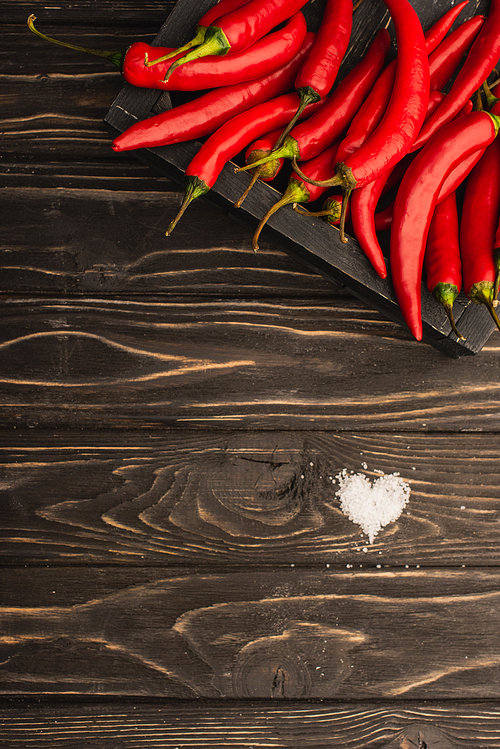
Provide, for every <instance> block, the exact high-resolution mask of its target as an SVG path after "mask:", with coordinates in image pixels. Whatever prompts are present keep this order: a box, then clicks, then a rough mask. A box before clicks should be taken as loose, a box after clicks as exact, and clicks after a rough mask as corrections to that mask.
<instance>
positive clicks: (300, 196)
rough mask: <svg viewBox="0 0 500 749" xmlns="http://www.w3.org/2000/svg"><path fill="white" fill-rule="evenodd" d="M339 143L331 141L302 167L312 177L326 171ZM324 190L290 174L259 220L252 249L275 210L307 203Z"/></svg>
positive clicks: (316, 197) (257, 242) (256, 244)
mask: <svg viewBox="0 0 500 749" xmlns="http://www.w3.org/2000/svg"><path fill="white" fill-rule="evenodd" d="M338 147H339V144H338V142H337V143H333V144H332V145H331V146H329V147H328V148H326V149H325V151H324V152H323V153H320V154H319V155H318V156H316V157H315V158H313V159H310V160H309V161H307V162H305V164H304V169H305V170H306V172H307V173H308V174H310V175H311V176H312V177H314V178H316V176H317V177H318V178H319V177H320V175H322V174H324V173H328V168H329V165H330V163H331V160H332V159H333V158H335V151H336V150H337V149H338ZM325 191H326V187H315V186H314V185H308V184H307V183H305V182H304V181H303V180H302V179H300V177H297V175H296V174H292V175H291V176H290V179H289V180H288V185H287V187H286V190H285V192H284V193H283V195H282V196H281V198H280V199H279V200H278V201H277V202H276V203H275V204H274V205H273V206H271V208H270V209H269V210H268V211H267V213H266V214H265V215H264V216H263V217H262V219H261V220H260V223H259V225H258V226H257V229H256V230H255V234H254V235H253V240H252V249H253V250H254V251H255V252H257V250H258V249H259V236H260V233H261V231H262V229H263V227H264V225H265V224H266V223H267V222H268V220H269V219H270V218H271V216H273V215H274V214H275V213H276V211H278V210H279V209H280V208H282V207H283V206H285V205H290V204H291V203H309V202H311V203H312V202H313V201H314V200H317V199H318V198H319V197H321V195H322V194H323V193H324V192H325Z"/></svg>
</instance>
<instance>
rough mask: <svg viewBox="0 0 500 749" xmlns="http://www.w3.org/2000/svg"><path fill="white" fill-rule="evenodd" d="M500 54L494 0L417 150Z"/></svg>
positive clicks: (499, 8)
mask: <svg viewBox="0 0 500 749" xmlns="http://www.w3.org/2000/svg"><path fill="white" fill-rule="evenodd" d="M499 57H500V0H491V5H490V8H489V12H488V15H487V17H486V20H485V22H484V24H483V26H482V28H481V30H480V32H479V34H478V35H477V37H476V39H475V40H474V43H473V44H472V47H471V48H470V50H469V53H468V55H467V58H466V60H465V62H464V64H463V66H462V68H461V69H460V70H459V72H458V74H457V77H456V78H455V80H454V82H453V85H452V87H451V89H450V91H449V93H448V95H447V96H446V99H445V100H444V101H443V103H442V104H441V106H439V107H438V109H437V110H436V111H435V112H434V114H433V116H432V117H431V118H430V119H429V121H428V122H427V123H426V125H425V127H423V128H422V131H421V133H420V135H419V136H418V138H417V140H416V141H415V143H414V145H413V150H417V149H419V148H421V147H422V146H423V145H424V144H425V143H427V141H428V140H429V139H430V138H431V137H432V135H433V134H434V133H436V132H438V130H439V129H440V128H442V127H443V125H445V124H446V123H447V122H450V121H451V120H452V118H453V117H454V116H455V115H456V114H457V112H459V111H460V109H461V108H462V106H463V105H464V103H465V102H466V100H467V99H469V98H470V97H471V96H472V94H473V93H474V91H476V90H477V89H478V88H480V87H481V85H482V83H483V81H485V80H486V79H487V78H488V76H489V75H490V74H491V72H492V71H493V69H494V67H495V65H496V63H497V61H498V58H499Z"/></svg>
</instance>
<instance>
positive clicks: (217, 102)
mask: <svg viewBox="0 0 500 749" xmlns="http://www.w3.org/2000/svg"><path fill="white" fill-rule="evenodd" d="M307 1H308V0H286V1H285V0H219V2H217V3H216V4H215V5H214V6H213V7H212V8H211V9H210V10H209V11H208V12H207V13H206V14H205V15H204V16H202V17H201V18H200V19H199V21H198V24H197V27H196V32H195V35H194V37H193V38H192V39H191V40H190V41H188V42H187V43H186V44H184V45H183V46H182V47H179V48H177V49H171V48H164V47H155V46H150V45H147V44H144V43H142V42H138V43H135V44H132V45H131V46H130V47H129V48H128V49H127V50H126V51H124V52H103V51H101V50H88V49H85V48H81V47H78V46H75V45H70V44H67V43H65V42H61V41H59V40H56V39H51V38H50V37H47V36H46V35H45V34H42V33H41V32H39V31H38V30H37V29H36V28H35V26H34V21H35V17H34V16H30V17H29V19H28V26H29V28H30V29H31V31H33V32H34V33H35V34H37V35H38V36H41V37H42V38H44V39H46V40H48V41H51V42H54V43H56V44H61V45H62V46H66V47H71V48H72V49H76V50H80V51H83V52H90V53H92V54H97V55H100V56H102V57H106V58H108V59H109V60H111V61H112V62H113V63H114V64H115V65H117V66H118V67H119V68H120V70H121V71H122V73H123V76H124V78H125V80H126V81H127V82H128V83H131V84H133V85H135V86H141V87H147V88H156V89H163V90H169V91H192V92H198V93H197V94H195V95H194V96H193V98H192V99H191V100H189V101H186V102H184V103H182V104H179V105H178V106H175V107H173V108H172V109H170V110H168V111H166V112H162V113H161V114H156V115H154V116H151V117H149V118H147V119H146V120H144V121H140V122H137V123H135V124H134V125H132V126H131V127H129V128H128V129H127V130H125V132H123V133H122V134H121V135H119V136H118V137H117V138H115V140H114V141H113V144H112V146H113V149H114V150H115V151H117V152H120V151H127V150H132V149H138V148H152V147H155V146H165V145H169V144H174V143H179V142H182V141H188V140H194V139H203V142H202V143H201V144H200V146H199V149H198V151H197V153H196V155H195V156H194V158H193V159H192V161H191V163H190V164H189V165H188V166H187V168H186V172H185V175H186V187H185V195H184V200H183V202H182V206H181V208H180V210H179V212H178V214H177V215H176V216H175V217H174V218H173V219H172V221H171V223H170V225H169V227H168V229H167V235H168V234H170V232H171V231H172V230H173V229H174V227H175V225H176V224H177V222H178V221H179V219H180V218H181V216H182V215H183V214H184V212H185V210H186V208H187V207H188V206H189V204H190V203H191V202H192V201H193V200H194V199H195V198H197V197H199V196H201V195H204V194H205V193H207V192H208V191H209V190H210V189H211V188H212V187H213V186H214V184H215V182H216V180H217V179H218V177H219V175H220V174H221V171H222V169H223V168H224V166H225V165H226V164H227V163H228V162H230V161H232V160H235V159H238V158H241V156H242V155H244V159H245V164H244V165H240V166H239V167H236V170H237V171H246V170H250V171H252V172H253V177H252V179H251V181H250V182H249V185H248V187H247V189H246V190H245V193H244V194H243V195H241V196H235V197H237V198H238V199H237V200H236V203H235V205H238V206H240V205H241V204H242V202H243V200H244V199H245V197H246V196H247V195H248V193H249V191H250V190H251V188H252V186H253V185H254V184H255V181H256V180H257V179H260V180H265V181H270V180H273V179H274V178H275V177H276V175H277V174H278V172H280V170H281V169H282V168H283V166H284V164H285V160H286V159H288V160H289V162H288V163H289V174H290V176H289V182H288V187H287V188H286V189H285V191H284V193H283V196H282V198H281V199H280V200H279V201H278V202H277V203H276V205H275V206H273V207H272V208H271V209H270V210H269V211H268V212H267V213H266V215H265V216H263V217H262V220H261V222H260V224H259V226H258V228H257V230H256V232H255V235H254V239H253V247H254V249H255V250H257V249H258V237H259V235H260V232H261V230H262V228H263V226H264V225H265V223H266V221H267V220H268V218H269V217H270V216H271V215H272V214H273V213H274V212H275V211H276V210H279V209H281V208H282V206H284V205H286V204H290V203H291V204H292V205H293V207H294V209H295V210H297V211H298V212H300V213H302V214H304V216H305V218H304V220H310V218H309V217H311V216H317V215H323V216H324V217H325V219H326V220H327V221H328V222H329V223H331V224H332V225H333V226H338V227H339V229H338V230H339V231H340V238H341V241H343V242H347V241H348V239H347V237H346V233H345V231H346V225H347V228H348V232H349V233H350V234H352V235H353V236H354V237H355V238H356V239H357V241H358V243H359V245H360V247H361V249H362V250H363V252H364V253H365V255H366V257H367V259H368V261H369V262H370V263H371V265H372V266H373V269H374V270H375V272H376V273H377V274H378V275H379V276H380V277H382V278H385V277H387V275H388V270H387V265H386V258H385V256H384V253H383V252H382V249H381V245H380V238H381V232H386V231H389V232H390V242H389V245H390V253H389V268H390V275H391V280H392V285H393V287H394V293H395V296H396V299H397V302H398V304H399V307H400V309H401V312H402V316H403V319H404V320H405V322H406V324H407V326H408V328H409V330H410V331H411V333H412V334H413V336H414V337H415V338H416V339H417V340H421V339H422V336H423V324H422V315H421V294H422V286H423V284H425V285H426V286H427V288H428V290H429V292H430V293H431V294H432V295H433V296H434V297H435V298H436V299H437V300H438V302H440V303H441V304H442V305H443V307H444V309H445V311H446V313H447V315H448V317H449V320H450V324H451V327H452V331H453V334H454V335H455V336H456V337H457V338H463V334H462V333H461V332H460V330H459V328H458V327H457V325H456V323H455V320H454V317H453V305H454V303H455V300H456V299H457V297H458V295H459V294H460V292H463V293H464V294H465V295H466V296H467V297H468V299H469V300H471V301H473V302H477V303H480V304H484V305H486V307H487V308H488V310H489V311H490V313H491V315H492V316H493V318H494V320H495V322H496V324H497V326H498V328H499V329H500V320H499V318H498V316H497V313H496V310H495V307H496V304H497V301H496V300H497V295H498V292H499V287H500V140H499V139H497V138H496V136H497V133H498V130H499V128H500V101H499V100H498V99H496V97H495V96H494V94H493V93H492V89H493V84H492V82H491V81H489V78H490V76H492V75H494V74H495V65H496V63H497V61H498V59H499V58H500V0H491V4H490V7H489V11H488V15H487V16H486V18H485V17H484V16H483V15H476V16H472V17H471V18H469V19H468V20H466V21H462V22H461V21H460V20H459V18H458V17H459V15H460V14H461V13H462V11H463V10H464V9H465V7H466V6H467V4H468V0H463V2H461V3H459V4H458V5H457V6H452V7H451V8H450V9H449V10H448V11H447V12H445V13H444V15H443V16H442V17H441V18H440V19H439V20H438V21H437V22H436V23H435V24H434V25H433V26H432V27H431V28H430V29H428V30H427V31H425V33H424V30H423V28H422V25H421V22H420V19H419V17H418V15H417V13H416V11H415V10H414V8H413V7H412V5H411V2H410V0H384V3H385V5H386V6H387V8H388V10H389V13H390V15H391V18H392V22H393V24H394V34H395V43H396V55H395V57H394V56H393V58H392V59H391V55H390V46H391V45H390V37H389V33H388V31H387V30H386V29H380V30H379V31H378V32H377V33H376V35H375V36H374V38H373V41H372V43H371V45H370V46H369V47H368V49H367V51H366V53H365V54H364V56H363V58H362V59H361V60H360V61H359V62H358V63H357V65H355V66H354V67H353V68H352V70H351V71H350V72H349V73H348V74H347V75H345V76H344V77H343V78H342V80H340V81H339V80H338V74H339V69H340V66H341V63H342V60H343V59H344V56H345V54H346V51H347V50H348V48H349V43H350V37H351V31H352V19H353V12H354V10H356V12H362V6H361V10H359V11H358V10H357V6H353V0H325V6H324V11H323V20H322V23H321V25H320V27H319V29H318V30H317V32H316V33H312V32H310V31H308V30H307V25H306V20H305V17H304V15H303V12H302V9H303V7H304V6H305V5H306V2H307ZM363 2H364V3H367V2H370V0H363ZM359 4H360V3H358V5H359ZM453 26H454V27H455V28H454V30H453V31H451V29H452V27H453ZM318 201H324V205H323V208H321V210H318V209H315V203H317V202H318ZM298 203H308V204H312V205H311V210H310V211H308V210H305V209H301V208H300V207H299V206H298V205H297V204H298ZM334 230H335V231H337V229H336V228H335V229H334ZM424 293H425V291H424Z"/></svg>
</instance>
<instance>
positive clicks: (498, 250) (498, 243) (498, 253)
mask: <svg viewBox="0 0 500 749" xmlns="http://www.w3.org/2000/svg"><path fill="white" fill-rule="evenodd" d="M493 262H494V263H495V288H494V289H493V299H496V298H497V296H498V292H499V290H500V219H499V222H498V226H497V230H496V232H495V242H494V246H493Z"/></svg>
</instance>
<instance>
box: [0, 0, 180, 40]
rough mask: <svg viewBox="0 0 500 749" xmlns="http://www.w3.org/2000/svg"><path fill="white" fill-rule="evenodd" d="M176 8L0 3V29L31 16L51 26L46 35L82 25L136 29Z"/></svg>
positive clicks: (151, 0)
mask: <svg viewBox="0 0 500 749" xmlns="http://www.w3.org/2000/svg"><path fill="white" fill-rule="evenodd" d="M174 6H175V0H165V2H159V0H144V2H141V3H140V4H137V3H131V2H130V0H117V2H114V0H102V2H99V4H98V6H96V4H95V3H94V1H93V0H77V2H71V3H64V2H60V3H58V4H57V5H47V4H45V3H40V2H29V0H28V1H27V2H26V0H20V2H17V0H5V1H4V0H2V3H1V5H0V23H1V24H2V27H4V26H6V27H9V26H10V25H13V24H17V23H23V22H25V21H26V19H27V18H28V16H29V15H30V14H31V13H34V14H35V15H37V16H38V17H39V20H40V24H41V23H42V19H43V23H44V26H45V25H46V24H47V25H49V24H50V25H51V26H52V27H53V28H52V29H49V30H46V33H47V34H51V33H52V32H54V33H55V31H56V27H58V28H59V29H61V28H64V27H67V26H71V25H77V24H78V25H81V26H83V27H84V28H85V29H88V28H89V26H93V25H94V24H95V25H96V26H98V25H101V24H102V25H107V26H108V28H109V27H111V28H112V29H113V30H114V29H116V28H117V27H119V28H120V27H125V28H127V27H128V28H131V27H132V28H134V27H135V28H136V27H137V25H140V26H142V25H147V24H157V26H156V29H157V30H158V23H163V21H164V19H165V16H166V15H168V14H169V13H170V12H171V10H172V9H173V8H174Z"/></svg>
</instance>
